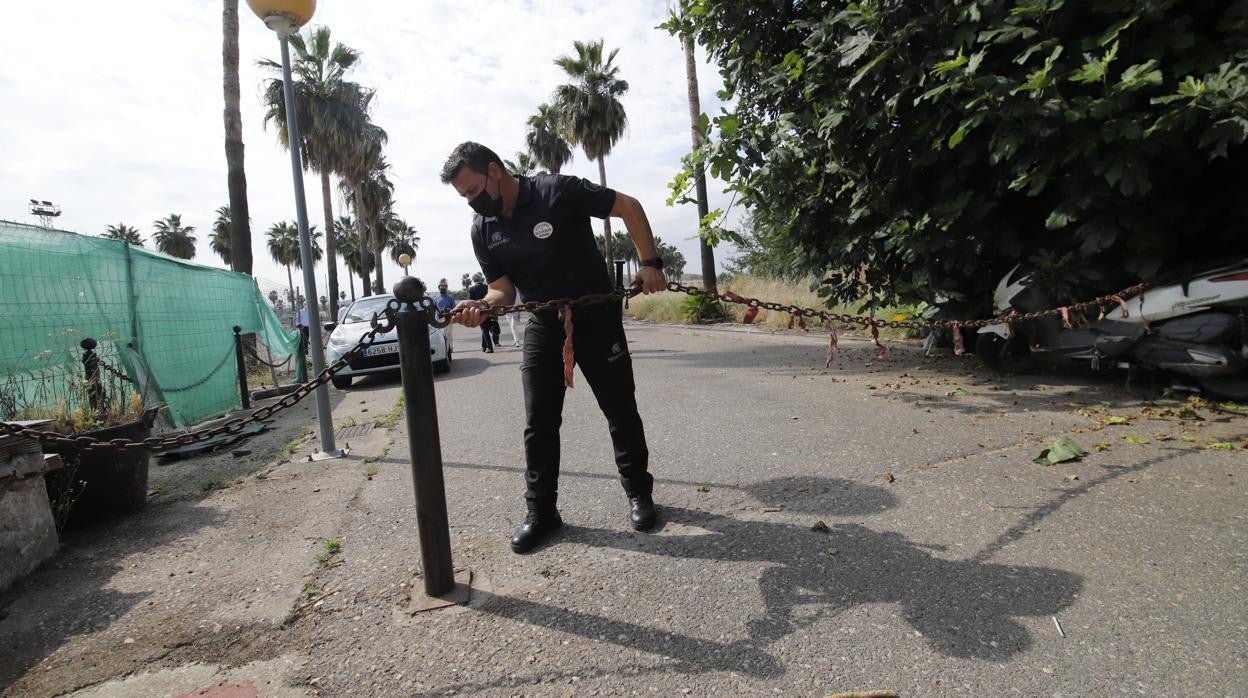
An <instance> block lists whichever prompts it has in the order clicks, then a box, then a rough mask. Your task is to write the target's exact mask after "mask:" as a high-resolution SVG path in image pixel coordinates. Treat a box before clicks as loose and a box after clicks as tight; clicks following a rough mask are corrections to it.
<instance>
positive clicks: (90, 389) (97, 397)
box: [78, 337, 104, 413]
mask: <svg viewBox="0 0 1248 698" xmlns="http://www.w3.org/2000/svg"><path fill="white" fill-rule="evenodd" d="M78 346H80V347H82V349H83V351H82V369H83V373H84V374H85V375H86V378H87V403H88V404H90V405H91V409H93V410H95V411H96V412H97V413H98V412H99V411H101V410H103V409H104V386H103V385H102V384H101V383H100V357H99V356H96V354H95V347H96V346H97V342H96V341H95V340H94V339H92V338H90V337H86V338H84V339H83V340H82V341H81V342H79V343H78Z"/></svg>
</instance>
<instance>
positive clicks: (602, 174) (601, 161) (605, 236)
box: [598, 155, 615, 279]
mask: <svg viewBox="0 0 1248 698" xmlns="http://www.w3.org/2000/svg"><path fill="white" fill-rule="evenodd" d="M598 183H599V184H601V185H602V187H603V188H604V189H605V188H606V187H607V163H606V158H605V157H603V156H601V155H599V156H598ZM602 250H603V251H602V254H603V256H604V257H606V258H607V277H608V278H611V279H614V278H615V264H614V263H613V261H614V260H613V258H612V255H611V217H610V216H607V217H606V218H603V219H602Z"/></svg>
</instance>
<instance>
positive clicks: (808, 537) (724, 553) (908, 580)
mask: <svg viewBox="0 0 1248 698" xmlns="http://www.w3.org/2000/svg"><path fill="white" fill-rule="evenodd" d="M747 489H749V490H751V491H754V492H756V493H757V498H758V499H760V500H761V501H764V502H767V501H771V502H775V501H776V499H777V498H778V495H780V494H781V493H786V492H787V493H789V494H790V496H788V497H786V498H785V501H786V507H787V508H788V509H789V510H791V511H793V510H796V511H804V512H807V513H812V514H815V513H817V514H818V515H821V516H826V517H828V518H832V517H837V516H860V515H864V514H870V513H876V512H879V511H883V510H885V509H888V508H891V507H892V506H894V504H895V500H894V498H893V496H892V494H891V493H890V492H888V491H887V490H885V489H884V488H881V487H877V486H873V485H862V484H859V483H854V482H850V481H847V480H840V479H837V478H821V477H811V478H785V479H783V480H770V481H766V482H762V483H759V484H758V485H755V486H753V487H750V488H747ZM662 515H663V517H664V519H665V520H666V522H667V528H668V529H669V530H668V531H666V532H664V533H662V534H660V535H654V536H648V537H644V538H641V539H638V537H637V536H635V535H632V534H629V533H625V532H622V531H615V530H607V529H598V528H585V527H570V530H569V531H568V533H567V534H566V536H565V537H564V538H563V540H566V541H569V542H579V543H584V544H587V545H593V546H598V547H604V548H616V549H620V550H631V551H640V552H644V553H649V554H653V555H666V556H669V557H674V558H691V559H705V560H719V561H732V562H755V563H757V562H764V563H766V562H770V563H773V566H771V567H769V568H767V569H766V570H765V571H764V572H763V573H762V576H761V577H760V579H759V588H760V591H761V594H762V598H763V604H764V613H763V615H762V616H760V617H757V618H753V619H751V620H749V621H747V622H746V623H745V629H746V631H747V634H748V635H749V640H748V643H749V644H751V645H753V646H754V647H755V649H756V650H757V649H761V647H762V646H765V645H767V644H770V643H772V642H774V641H776V640H779V639H780V638H782V637H784V636H786V635H788V634H790V633H792V632H794V631H796V630H798V629H799V628H801V627H805V626H810V625H814V624H815V623H817V622H819V621H821V620H822V619H825V618H828V617H833V616H835V615H837V614H838V613H839V612H841V611H844V610H847V609H849V608H852V607H853V606H856V605H859V604H870V603H882V602H883V603H894V604H898V605H899V606H900V608H901V616H902V617H903V618H904V619H905V620H906V621H907V622H909V623H910V625H911V626H913V627H914V628H915V629H916V630H918V631H919V632H920V633H922V635H923V637H924V638H925V639H926V642H927V643H928V644H929V645H930V646H931V647H932V648H933V649H935V650H937V651H939V652H941V653H943V654H945V655H949V656H953V657H961V658H972V659H987V660H994V661H1003V660H1006V659H1008V658H1009V657H1011V656H1012V655H1015V654H1018V653H1020V652H1023V651H1025V650H1026V649H1027V648H1028V647H1030V646H1031V642H1032V639H1031V635H1030V634H1029V633H1028V631H1027V629H1026V628H1025V627H1024V626H1023V625H1022V624H1020V623H1019V622H1018V620H1016V619H1017V618H1020V617H1024V616H1046V615H1052V614H1056V613H1058V612H1059V611H1060V610H1061V609H1062V608H1063V607H1065V606H1067V605H1069V604H1070V603H1071V602H1072V600H1073V598H1074V596H1075V594H1076V593H1078V592H1079V590H1080V589H1081V587H1082V580H1081V578H1080V577H1079V576H1078V575H1075V574H1073V573H1070V572H1067V571H1063V570H1056V569H1051V568H1046V567H1025V566H1013V565H999V564H991V563H985V562H981V561H978V560H953V559H946V558H943V557H938V556H936V555H934V554H933V550H943V546H924V545H922V544H917V543H914V542H911V541H909V540H907V539H906V538H905V537H904V536H902V535H901V534H898V533H892V532H877V531H874V530H872V529H870V528H867V527H866V526H863V525H861V524H858V523H831V524H828V525H827V527H826V530H812V529H811V528H807V527H801V526H794V525H792V524H787V523H773V522H769V521H742V520H737V519H732V518H729V517H727V516H722V515H719V514H713V513H710V512H705V511H698V510H695V509H684V508H679V507H671V506H664V507H663V508H662ZM673 524H677V525H679V526H680V527H694V528H699V529H703V530H702V531H694V532H691V533H690V534H685V535H682V534H676V535H673V533H675V531H674V530H672V529H676V528H677V526H673Z"/></svg>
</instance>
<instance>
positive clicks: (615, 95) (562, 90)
mask: <svg viewBox="0 0 1248 698" xmlns="http://www.w3.org/2000/svg"><path fill="white" fill-rule="evenodd" d="M602 44H603V42H602V40H601V39H599V40H598V41H590V42H581V41H574V42H573V43H572V46H573V48H574V49H575V50H576V55H571V54H569V55H566V56H560V57H559V58H556V59H555V65H557V66H559V67H560V68H562V69H563V71H564V72H565V73H567V76H568V78H569V79H570V80H571V82H569V83H567V84H565V85H560V86H559V87H558V88H557V89H556V90H555V101H556V104H557V107H556V108H557V110H558V112H559V114H560V124H561V126H562V132H563V134H564V135H565V136H566V137H567V139H568V141H570V142H571V143H574V144H576V145H579V146H580V147H581V150H583V151H584V152H585V157H587V158H589V159H590V160H596V161H597V162H598V181H599V183H600V184H602V186H604V187H605V186H607V165H606V157H607V155H609V154H610V153H611V148H613V147H614V146H615V144H616V142H617V141H619V140H620V137H621V136H623V135H624V129H625V128H627V127H628V117H627V115H626V114H625V113H624V105H623V104H622V103H621V102H620V97H622V96H624V93H626V92H628V82H626V81H624V80H621V79H620V78H619V72H620V70H619V67H618V66H616V65H615V55H616V54H617V53H619V49H612V51H611V52H610V53H609V54H607V56H606V59H605V60H604V59H603V47H602ZM602 223H603V225H602V229H603V233H604V244H605V242H606V241H608V240H610V239H611V219H610V218H606V219H603V221H602ZM603 254H604V255H605V256H606V258H607V266H608V268H610V266H611V261H612V255H611V246H610V245H606V249H604V250H603Z"/></svg>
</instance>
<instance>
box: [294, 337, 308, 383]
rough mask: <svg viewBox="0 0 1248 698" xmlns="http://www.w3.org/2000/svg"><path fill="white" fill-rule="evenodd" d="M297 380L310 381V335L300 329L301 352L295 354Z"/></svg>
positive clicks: (301, 381)
mask: <svg viewBox="0 0 1248 698" xmlns="http://www.w3.org/2000/svg"><path fill="white" fill-rule="evenodd" d="M295 382H296V383H299V384H300V385H302V384H304V383H307V382H308V336H307V335H305V334H304V333H303V330H299V353H298V355H297V356H295Z"/></svg>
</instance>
